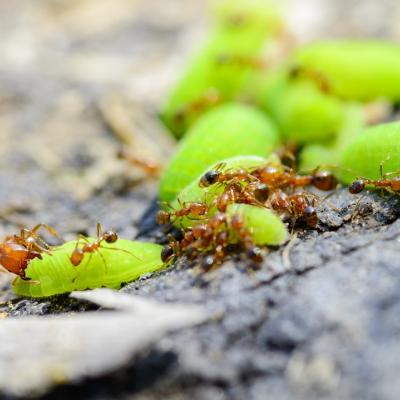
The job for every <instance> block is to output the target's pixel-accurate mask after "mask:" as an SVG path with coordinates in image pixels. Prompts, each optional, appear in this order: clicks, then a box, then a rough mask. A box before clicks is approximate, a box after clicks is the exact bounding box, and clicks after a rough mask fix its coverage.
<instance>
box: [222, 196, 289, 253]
mask: <svg viewBox="0 0 400 400" xmlns="http://www.w3.org/2000/svg"><path fill="white" fill-rule="evenodd" d="M226 213H227V214H228V215H229V216H231V217H232V216H234V215H240V216H241V217H242V218H243V220H244V227H245V228H247V229H248V230H249V231H250V233H251V236H252V238H253V240H254V243H255V244H257V245H270V246H279V245H281V244H283V243H285V242H286V241H287V239H288V236H289V233H288V230H287V228H286V226H285V224H284V223H283V222H282V220H281V219H280V218H279V217H278V216H277V215H276V214H275V213H274V212H272V211H270V210H268V209H266V208H262V207H256V206H252V205H249V204H231V205H230V206H228V208H227V210H226Z"/></svg>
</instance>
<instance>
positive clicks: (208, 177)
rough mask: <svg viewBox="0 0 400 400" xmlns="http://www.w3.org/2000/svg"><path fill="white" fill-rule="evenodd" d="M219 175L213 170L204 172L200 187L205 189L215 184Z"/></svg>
mask: <svg viewBox="0 0 400 400" xmlns="http://www.w3.org/2000/svg"><path fill="white" fill-rule="evenodd" d="M220 174H221V172H219V171H215V170H211V171H208V172H206V173H205V174H204V175H203V176H202V177H201V179H200V187H207V186H211V185H213V184H214V183H216V182H217V180H218V177H219V176H220Z"/></svg>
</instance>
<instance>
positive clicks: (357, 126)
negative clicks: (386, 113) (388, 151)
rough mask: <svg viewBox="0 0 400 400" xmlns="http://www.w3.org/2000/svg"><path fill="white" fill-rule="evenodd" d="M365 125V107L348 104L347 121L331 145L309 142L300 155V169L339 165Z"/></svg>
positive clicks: (306, 169) (309, 169)
mask: <svg viewBox="0 0 400 400" xmlns="http://www.w3.org/2000/svg"><path fill="white" fill-rule="evenodd" d="M365 125H366V120H365V113H364V110H363V107H362V106H360V105H359V104H351V105H348V106H346V111H345V121H344V124H343V127H342V129H341V130H340V131H339V133H338V135H337V137H336V138H335V140H334V141H333V142H332V143H330V144H329V145H324V144H309V145H306V146H304V148H303V149H302V151H301V152H300V157H299V158H300V170H301V171H311V170H313V169H315V168H317V167H320V166H332V167H333V166H339V164H340V158H341V155H342V153H343V151H344V149H345V148H346V147H347V145H348V143H349V142H351V140H352V139H354V138H355V137H356V136H357V135H359V134H360V133H362V131H363V129H364V128H365ZM325 168H326V167H325ZM333 169H334V168H333Z"/></svg>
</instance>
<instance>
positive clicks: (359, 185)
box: [349, 164, 400, 194]
mask: <svg viewBox="0 0 400 400" xmlns="http://www.w3.org/2000/svg"><path fill="white" fill-rule="evenodd" d="M398 173H399V172H398V171H397V172H388V173H386V174H384V173H383V164H381V165H380V175H381V179H375V180H374V179H368V178H362V177H360V178H358V179H356V180H355V181H354V182H353V183H352V184H351V185H350V186H349V192H350V193H351V194H357V193H360V192H362V191H363V190H364V189H365V186H366V185H372V186H375V187H380V188H386V189H388V190H390V191H392V192H395V193H397V192H400V176H395V177H394V178H391V179H388V178H387V177H388V176H390V175H394V174H398Z"/></svg>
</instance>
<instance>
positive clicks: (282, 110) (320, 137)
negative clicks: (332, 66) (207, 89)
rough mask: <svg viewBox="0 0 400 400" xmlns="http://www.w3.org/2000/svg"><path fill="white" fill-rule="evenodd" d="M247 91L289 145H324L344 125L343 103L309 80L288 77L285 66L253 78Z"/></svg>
mask: <svg viewBox="0 0 400 400" xmlns="http://www.w3.org/2000/svg"><path fill="white" fill-rule="evenodd" d="M248 90H250V91H252V92H253V93H256V95H255V96H256V98H257V100H256V101H257V103H258V104H259V106H260V107H261V108H263V109H264V110H265V111H266V112H267V113H268V114H269V115H270V116H271V117H272V118H273V119H274V121H275V122H276V124H277V125H278V128H279V129H280V132H281V133H282V135H283V136H284V138H285V139H286V140H289V141H291V142H294V143H299V144H304V143H312V142H326V141H328V140H329V139H332V138H333V137H334V136H335V135H336V133H337V132H338V131H339V130H340V129H341V127H342V125H343V122H344V115H345V113H344V107H343V103H342V102H341V101H340V100H339V99H337V98H335V97H333V96H331V95H330V94H327V93H324V92H323V91H321V90H320V88H319V87H318V86H317V85H316V84H315V83H314V82H312V81H308V80H305V79H298V78H291V77H290V76H289V72H288V69H287V68H286V67H285V68H282V67H281V68H279V69H277V70H276V71H274V72H270V73H269V74H267V75H266V76H264V77H260V78H259V79H258V80H257V79H256V80H255V81H254V82H253V83H252V85H251V86H249V89H248Z"/></svg>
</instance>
